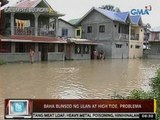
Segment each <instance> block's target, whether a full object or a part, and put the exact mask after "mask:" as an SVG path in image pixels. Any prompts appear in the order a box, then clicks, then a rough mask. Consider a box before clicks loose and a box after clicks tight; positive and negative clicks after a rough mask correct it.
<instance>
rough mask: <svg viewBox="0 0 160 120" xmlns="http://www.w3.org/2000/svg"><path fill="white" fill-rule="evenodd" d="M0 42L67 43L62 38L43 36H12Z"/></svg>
mask: <svg viewBox="0 0 160 120" xmlns="http://www.w3.org/2000/svg"><path fill="white" fill-rule="evenodd" d="M1 41H11V42H35V43H67V41H66V40H65V39H63V38H55V37H44V36H24V35H23V36H22V35H13V36H11V37H9V38H3V39H1Z"/></svg>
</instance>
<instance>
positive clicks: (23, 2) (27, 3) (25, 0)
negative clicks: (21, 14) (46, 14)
mask: <svg viewBox="0 0 160 120" xmlns="http://www.w3.org/2000/svg"><path fill="white" fill-rule="evenodd" d="M41 2H43V3H44V4H42V5H44V6H43V8H49V11H50V12H51V13H54V14H55V15H57V16H64V14H60V13H58V12H57V11H55V10H53V8H52V7H51V6H50V5H49V4H48V2H47V1H46V0H20V1H19V2H17V3H16V5H14V6H11V5H8V6H4V7H3V8H1V10H3V9H5V8H26V9H28V8H35V7H37V6H38V5H39V4H40V3H41ZM42 5H41V6H42ZM41 6H40V7H41Z"/></svg>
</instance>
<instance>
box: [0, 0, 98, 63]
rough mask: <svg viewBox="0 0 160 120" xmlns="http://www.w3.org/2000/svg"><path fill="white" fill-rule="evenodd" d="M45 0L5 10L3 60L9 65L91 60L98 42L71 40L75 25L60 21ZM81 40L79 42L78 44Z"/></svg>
mask: <svg viewBox="0 0 160 120" xmlns="http://www.w3.org/2000/svg"><path fill="white" fill-rule="evenodd" d="M60 16H63V14H60V13H58V12H57V11H55V10H53V9H52V8H51V6H50V5H49V4H48V3H47V1H46V0H22V1H20V2H18V3H17V4H16V5H15V6H9V7H7V8H5V7H4V9H3V10H2V23H3V24H2V26H1V29H2V31H3V32H2V33H1V39H0V59H2V60H4V61H6V62H17V61H29V57H30V56H29V51H30V49H33V50H34V52H35V55H34V61H53V60H65V59H69V60H70V59H73V60H74V59H91V46H93V47H94V46H96V44H95V42H90V41H88V40H76V39H75V40H74V41H73V40H71V38H72V37H75V26H73V25H71V24H69V23H68V22H66V21H64V20H62V19H59V17H60ZM77 41H78V42H77Z"/></svg>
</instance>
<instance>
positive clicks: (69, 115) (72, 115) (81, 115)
mask: <svg viewBox="0 0 160 120" xmlns="http://www.w3.org/2000/svg"><path fill="white" fill-rule="evenodd" d="M6 118H8V119H18V118H21V119H23V118H24V119H25V118H26V119H28V118H30V119H74V118H77V119H82V118H83V119H88V118H90V119H96V118H97V119H106V118H108V119H109V118H121V119H122V118H123V119H152V120H153V119H156V114H155V113H33V114H32V116H25V117H21V116H6Z"/></svg>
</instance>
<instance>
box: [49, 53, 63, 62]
mask: <svg viewBox="0 0 160 120" xmlns="http://www.w3.org/2000/svg"><path fill="white" fill-rule="evenodd" d="M54 60H55V61H56V60H57V61H58V60H65V54H64V53H63V52H49V53H48V61H54Z"/></svg>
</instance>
